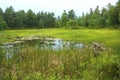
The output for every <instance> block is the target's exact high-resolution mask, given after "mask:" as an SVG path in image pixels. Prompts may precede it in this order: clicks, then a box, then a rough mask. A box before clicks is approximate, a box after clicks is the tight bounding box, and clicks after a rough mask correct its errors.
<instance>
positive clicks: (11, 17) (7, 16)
mask: <svg viewBox="0 0 120 80" xmlns="http://www.w3.org/2000/svg"><path fill="white" fill-rule="evenodd" d="M4 20H5V21H6V24H7V26H8V27H10V28H12V29H13V28H15V11H14V9H13V7H12V6H10V7H8V8H7V9H6V10H5V13H4Z"/></svg>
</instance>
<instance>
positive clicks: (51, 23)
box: [0, 0, 120, 30]
mask: <svg viewBox="0 0 120 80" xmlns="http://www.w3.org/2000/svg"><path fill="white" fill-rule="evenodd" d="M80 26H82V27H87V28H109V27H112V28H119V26H120V0H118V2H117V3H116V5H114V6H113V5H111V4H110V3H109V4H108V5H107V7H103V8H102V10H99V6H97V7H96V8H95V10H93V9H92V8H90V11H89V12H88V13H86V14H84V13H83V14H82V16H76V14H75V11H74V10H73V9H72V10H69V11H68V12H66V11H65V10H64V11H63V13H62V14H61V16H58V17H55V14H54V13H53V12H43V11H41V12H38V13H37V14H35V13H34V12H33V11H32V10H31V9H29V10H28V11H27V12H25V11H24V10H19V11H17V12H15V11H14V8H13V7H12V6H10V7H7V8H6V9H5V11H3V10H2V8H0V30H3V29H24V28H38V29H39V28H54V27H67V28H78V27H80Z"/></svg>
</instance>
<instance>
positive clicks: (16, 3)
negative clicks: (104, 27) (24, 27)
mask: <svg viewBox="0 0 120 80" xmlns="http://www.w3.org/2000/svg"><path fill="white" fill-rule="evenodd" d="M117 1H118V0H0V7H1V8H2V9H3V10H5V9H6V7H9V6H13V8H14V10H15V11H18V10H25V11H27V10H28V9H32V10H33V11H34V12H36V13H37V12H39V11H44V12H45V11H47V12H54V13H55V14H56V16H58V15H61V13H62V12H63V10H66V11H69V10H71V9H73V10H74V11H75V13H76V15H77V16H80V15H81V14H82V12H85V13H86V12H88V11H89V10H90V8H92V9H93V10H94V9H95V8H96V6H97V5H99V7H100V9H101V8H102V7H106V5H107V4H108V3H111V4H112V5H115V4H116V2H117Z"/></svg>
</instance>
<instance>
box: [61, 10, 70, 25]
mask: <svg viewBox="0 0 120 80" xmlns="http://www.w3.org/2000/svg"><path fill="white" fill-rule="evenodd" d="M67 22H68V16H67V13H66V11H65V10H64V12H63V13H62V17H61V26H62V27H63V26H66V24H67Z"/></svg>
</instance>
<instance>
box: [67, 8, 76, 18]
mask: <svg viewBox="0 0 120 80" xmlns="http://www.w3.org/2000/svg"><path fill="white" fill-rule="evenodd" d="M68 19H72V20H73V19H75V11H74V10H73V9H72V10H70V11H68Z"/></svg>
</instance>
